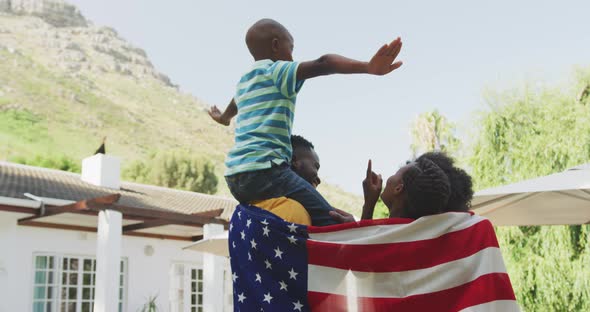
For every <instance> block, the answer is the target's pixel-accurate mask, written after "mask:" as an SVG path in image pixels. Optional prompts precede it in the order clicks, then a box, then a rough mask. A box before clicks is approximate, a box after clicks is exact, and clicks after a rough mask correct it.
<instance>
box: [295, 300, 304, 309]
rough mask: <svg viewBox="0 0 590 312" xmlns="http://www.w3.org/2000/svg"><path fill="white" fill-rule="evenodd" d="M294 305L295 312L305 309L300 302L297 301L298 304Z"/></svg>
mask: <svg viewBox="0 0 590 312" xmlns="http://www.w3.org/2000/svg"><path fill="white" fill-rule="evenodd" d="M293 305H294V306H295V307H294V308H293V311H295V310H297V311H301V308H303V305H302V304H301V302H300V301H299V300H297V302H293Z"/></svg>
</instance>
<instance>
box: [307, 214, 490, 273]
mask: <svg viewBox="0 0 590 312" xmlns="http://www.w3.org/2000/svg"><path fill="white" fill-rule="evenodd" d="M488 247H498V241H497V239H496V236H495V235H494V232H493V230H492V229H491V224H490V223H489V221H487V220H485V221H482V222H478V223H476V224H474V225H473V226H470V227H468V228H466V229H463V230H460V231H456V232H451V233H447V234H444V235H442V236H440V237H437V238H434V239H427V240H420V241H413V242H402V243H390V244H373V245H351V244H335V243H326V242H319V241H314V240H308V241H307V251H308V262H309V264H313V265H320V266H327V267H333V268H339V269H344V270H352V271H359V272H400V271H408V270H418V269H424V268H429V267H433V266H435V265H439V264H443V263H446V262H450V261H454V260H458V259H462V258H465V257H468V256H471V255H473V254H475V253H477V252H479V251H480V250H483V249H485V248H488Z"/></svg>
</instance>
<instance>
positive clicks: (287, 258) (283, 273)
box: [228, 205, 309, 312]
mask: <svg viewBox="0 0 590 312" xmlns="http://www.w3.org/2000/svg"><path fill="white" fill-rule="evenodd" d="M307 237H308V234H307V227H306V226H304V225H301V224H293V223H288V222H285V221H284V220H282V219H281V218H279V217H277V216H275V215H274V214H272V213H270V212H268V211H265V210H262V209H260V208H256V207H253V206H243V205H238V207H237V208H236V211H235V212H234V214H233V216H232V218H231V222H230V230H229V237H228V243H229V254H230V262H231V267H232V280H233V297H234V311H240V312H247V311H257V312H258V311H281V312H284V311H309V304H308V300H307V259H306V258H307V256H306V255H307V250H306V239H307Z"/></svg>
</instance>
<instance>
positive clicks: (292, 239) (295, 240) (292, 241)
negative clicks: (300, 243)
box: [287, 235, 297, 245]
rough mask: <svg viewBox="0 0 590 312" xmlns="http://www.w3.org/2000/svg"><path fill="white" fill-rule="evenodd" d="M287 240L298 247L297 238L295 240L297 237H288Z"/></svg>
mask: <svg viewBox="0 0 590 312" xmlns="http://www.w3.org/2000/svg"><path fill="white" fill-rule="evenodd" d="M287 239H288V240H289V242H291V244H295V245H297V238H295V236H293V235H291V236H290V237H287Z"/></svg>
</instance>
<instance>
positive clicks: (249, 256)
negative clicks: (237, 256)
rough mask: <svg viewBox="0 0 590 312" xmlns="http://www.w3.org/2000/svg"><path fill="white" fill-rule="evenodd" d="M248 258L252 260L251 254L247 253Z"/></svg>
mask: <svg viewBox="0 0 590 312" xmlns="http://www.w3.org/2000/svg"><path fill="white" fill-rule="evenodd" d="M248 260H250V261H252V255H251V254H250V253H248Z"/></svg>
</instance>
